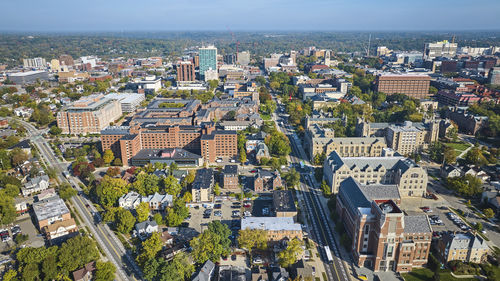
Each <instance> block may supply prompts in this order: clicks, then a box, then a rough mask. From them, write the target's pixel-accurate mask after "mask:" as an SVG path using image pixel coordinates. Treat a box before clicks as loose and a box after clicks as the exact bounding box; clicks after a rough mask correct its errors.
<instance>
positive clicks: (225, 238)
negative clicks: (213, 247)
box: [208, 220, 231, 255]
mask: <svg viewBox="0 0 500 281" xmlns="http://www.w3.org/2000/svg"><path fill="white" fill-rule="evenodd" d="M208 231H211V232H213V233H215V234H217V235H218V236H219V237H220V242H219V243H220V244H221V246H222V255H229V253H230V246H231V240H230V239H229V236H230V235H231V230H230V229H229V227H228V226H227V224H224V223H221V222H220V221H218V220H216V221H212V222H210V223H208Z"/></svg>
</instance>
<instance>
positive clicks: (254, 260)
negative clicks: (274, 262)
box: [253, 257, 264, 264]
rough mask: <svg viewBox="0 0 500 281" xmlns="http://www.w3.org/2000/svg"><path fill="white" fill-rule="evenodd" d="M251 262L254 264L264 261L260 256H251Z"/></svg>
mask: <svg viewBox="0 0 500 281" xmlns="http://www.w3.org/2000/svg"><path fill="white" fill-rule="evenodd" d="M253 263H254V264H262V263H264V261H263V260H262V258H261V257H255V258H253Z"/></svg>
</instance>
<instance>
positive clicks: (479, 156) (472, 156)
mask: <svg viewBox="0 0 500 281" xmlns="http://www.w3.org/2000/svg"><path fill="white" fill-rule="evenodd" d="M465 161H466V162H467V163H469V164H473V165H480V166H482V165H486V164H487V163H488V160H486V157H484V155H483V153H482V151H481V149H480V148H478V147H473V148H471V149H470V150H469V151H467V153H466V154H465Z"/></svg>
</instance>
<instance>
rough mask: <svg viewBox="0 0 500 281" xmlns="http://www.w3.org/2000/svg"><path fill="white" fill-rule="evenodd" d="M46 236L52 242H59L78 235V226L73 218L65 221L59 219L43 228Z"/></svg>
mask: <svg viewBox="0 0 500 281" xmlns="http://www.w3.org/2000/svg"><path fill="white" fill-rule="evenodd" d="M42 232H43V233H44V234H45V238H46V239H47V240H48V241H50V243H51V244H58V243H60V242H61V241H63V240H65V239H67V238H70V237H73V236H75V235H78V226H77V225H76V222H75V220H74V219H73V218H71V219H69V220H65V221H58V222H55V223H53V224H51V225H47V226H45V227H44V228H43V229H42Z"/></svg>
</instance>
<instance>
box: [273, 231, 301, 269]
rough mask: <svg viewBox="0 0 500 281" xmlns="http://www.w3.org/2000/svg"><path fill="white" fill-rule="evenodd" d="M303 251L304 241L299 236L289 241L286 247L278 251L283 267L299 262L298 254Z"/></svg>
mask: <svg viewBox="0 0 500 281" xmlns="http://www.w3.org/2000/svg"><path fill="white" fill-rule="evenodd" d="M303 251H304V250H303V249H302V241H300V240H299V239H297V238H294V239H292V240H291V241H290V242H288V246H287V247H286V249H285V250H283V251H281V252H280V253H278V259H279V264H280V265H281V266H282V267H290V266H292V265H293V264H294V263H296V262H297V258H298V256H299V255H301V254H302V252H303Z"/></svg>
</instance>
